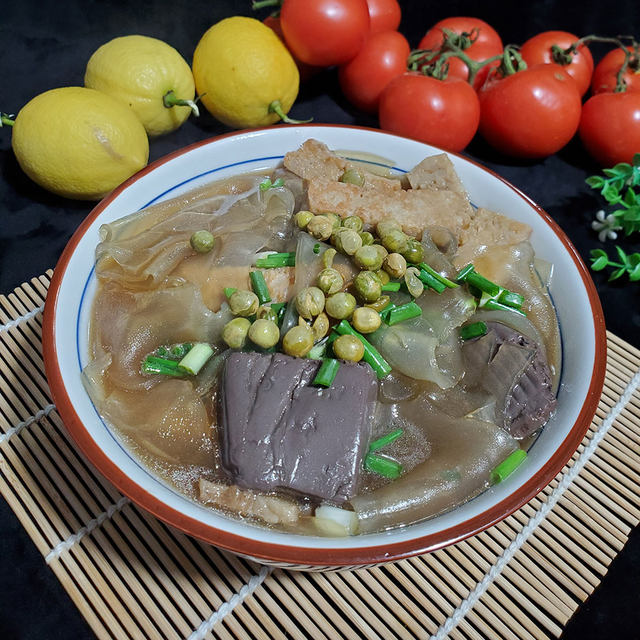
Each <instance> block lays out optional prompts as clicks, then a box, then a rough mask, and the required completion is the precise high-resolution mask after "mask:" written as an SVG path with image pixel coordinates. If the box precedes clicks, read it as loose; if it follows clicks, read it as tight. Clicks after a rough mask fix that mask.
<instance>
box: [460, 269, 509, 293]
mask: <svg viewBox="0 0 640 640" xmlns="http://www.w3.org/2000/svg"><path fill="white" fill-rule="evenodd" d="M466 282H467V284H469V285H471V286H472V287H476V289H480V291H482V292H483V293H487V294H489V295H490V296H492V297H496V296H499V295H500V294H501V293H502V292H503V291H504V289H503V288H502V287H501V286H500V285H497V284H496V283H495V282H491V280H488V279H487V278H485V277H484V276H481V275H480V274H479V273H476V272H475V271H474V272H473V273H470V274H469V275H468V276H467V279H466Z"/></svg>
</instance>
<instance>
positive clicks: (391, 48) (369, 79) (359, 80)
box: [338, 31, 411, 113]
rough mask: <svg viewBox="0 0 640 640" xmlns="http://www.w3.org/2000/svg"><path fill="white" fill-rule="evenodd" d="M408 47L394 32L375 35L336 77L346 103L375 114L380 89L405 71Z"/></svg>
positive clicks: (409, 50) (405, 40)
mask: <svg viewBox="0 0 640 640" xmlns="http://www.w3.org/2000/svg"><path fill="white" fill-rule="evenodd" d="M410 52H411V48H410V47H409V43H408V42H407V39H406V38H405V37H404V36H403V35H402V34H401V33H398V32H397V31H382V32H380V33H374V34H373V35H372V36H371V37H370V38H369V39H368V40H367V41H366V42H365V43H364V46H363V47H362V49H360V52H359V53H358V55H357V56H356V57H355V58H353V60H350V61H349V62H347V63H346V64H345V65H343V66H341V67H340V71H339V72H338V78H339V80H340V87H341V88H342V93H344V95H345V96H346V98H347V100H349V102H351V103H352V104H354V105H355V106H356V107H358V108H359V109H362V110H363V111H370V112H372V113H373V112H375V111H376V110H377V108H378V102H379V100H380V94H381V93H382V90H383V89H384V88H385V87H386V86H387V85H388V84H389V82H391V80H393V79H394V78H395V77H397V76H400V75H402V74H403V73H404V72H405V71H406V70H407V58H408V57H409V53H410Z"/></svg>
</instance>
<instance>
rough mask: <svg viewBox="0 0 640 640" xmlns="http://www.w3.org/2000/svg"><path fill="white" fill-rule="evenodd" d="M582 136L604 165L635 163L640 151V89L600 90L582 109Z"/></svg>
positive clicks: (592, 153) (588, 149)
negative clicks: (621, 90)
mask: <svg viewBox="0 0 640 640" xmlns="http://www.w3.org/2000/svg"><path fill="white" fill-rule="evenodd" d="M580 138H581V139H582V143H583V144H584V146H585V147H586V149H587V151H588V152H589V153H590V154H591V155H592V156H593V157H594V158H595V159H596V160H597V161H598V162H599V163H600V164H601V166H603V167H612V166H613V165H615V164H617V163H618V162H628V163H631V161H632V159H633V154H634V153H638V152H639V151H640V92H638V91H623V92H620V93H599V94H598V95H595V96H592V97H591V98H589V99H588V100H587V101H586V102H585V103H584V107H583V108H582V118H581V119H580Z"/></svg>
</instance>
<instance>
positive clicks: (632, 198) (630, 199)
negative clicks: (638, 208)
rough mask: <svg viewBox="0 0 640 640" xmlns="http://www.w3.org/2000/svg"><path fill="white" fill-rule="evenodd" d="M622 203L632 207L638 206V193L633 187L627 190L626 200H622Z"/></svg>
mask: <svg viewBox="0 0 640 640" xmlns="http://www.w3.org/2000/svg"><path fill="white" fill-rule="evenodd" d="M622 201H623V202H624V203H625V204H628V205H629V206H630V207H632V206H633V205H634V204H636V202H637V197H636V193H635V191H634V190H633V189H632V188H631V187H629V188H628V189H627V192H626V193H625V194H624V198H623V199H622Z"/></svg>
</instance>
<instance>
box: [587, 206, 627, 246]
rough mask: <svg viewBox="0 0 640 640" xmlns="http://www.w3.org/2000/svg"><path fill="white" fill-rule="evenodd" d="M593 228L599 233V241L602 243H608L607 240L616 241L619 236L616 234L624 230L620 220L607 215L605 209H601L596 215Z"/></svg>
mask: <svg viewBox="0 0 640 640" xmlns="http://www.w3.org/2000/svg"><path fill="white" fill-rule="evenodd" d="M591 228H592V229H594V230H595V231H599V233H598V240H600V242H606V241H607V240H616V239H617V237H618V234H617V233H616V232H617V231H619V230H620V229H622V225H620V224H619V222H618V219H617V218H616V217H615V216H614V215H613V214H611V213H610V214H609V215H605V213H604V209H600V211H598V212H597V213H596V219H595V220H594V221H593V222H592V223H591Z"/></svg>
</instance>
